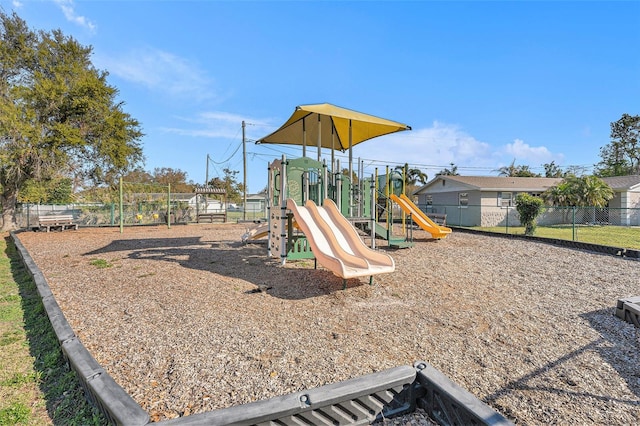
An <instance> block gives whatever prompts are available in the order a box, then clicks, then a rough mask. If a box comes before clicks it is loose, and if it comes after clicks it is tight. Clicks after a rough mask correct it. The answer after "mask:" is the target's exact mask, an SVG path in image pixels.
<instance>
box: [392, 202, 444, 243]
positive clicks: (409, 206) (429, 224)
mask: <svg viewBox="0 0 640 426" xmlns="http://www.w3.org/2000/svg"><path fill="white" fill-rule="evenodd" d="M391 200H392V201H393V202H394V203H396V204H398V205H399V206H400V208H402V210H404V212H405V213H407V214H410V215H411V220H413V221H414V222H415V223H416V224H417V225H418V226H419V227H420V228H422V229H423V230H425V231H427V232H428V233H429V234H431V237H432V238H436V239H440V238H446V237H447V235H449V234H450V233H451V228H447V227H446V226H440V225H438V224H437V223H435V222H434V221H432V220H431V219H429V217H428V216H427V215H426V214H425V213H424V212H423V211H422V210H420V209H419V208H418V206H416V205H415V204H414V203H413V201H411V200H410V199H409V197H407V196H406V195H404V194H400V197H398V196H397V195H395V194H391Z"/></svg>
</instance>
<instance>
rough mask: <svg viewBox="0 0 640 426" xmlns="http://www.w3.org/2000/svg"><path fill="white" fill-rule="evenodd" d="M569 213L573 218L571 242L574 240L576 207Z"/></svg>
mask: <svg viewBox="0 0 640 426" xmlns="http://www.w3.org/2000/svg"><path fill="white" fill-rule="evenodd" d="M571 211H572V213H573V215H572V216H573V217H572V219H571V231H572V241H575V240H576V206H573V207H572V208H571Z"/></svg>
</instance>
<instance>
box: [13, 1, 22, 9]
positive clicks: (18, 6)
mask: <svg viewBox="0 0 640 426" xmlns="http://www.w3.org/2000/svg"><path fill="white" fill-rule="evenodd" d="M11 4H12V6H13V7H14V8H16V9H20V8H21V7H22V5H23V4H24V3H22V2H21V1H18V0H13V1H12V2H11Z"/></svg>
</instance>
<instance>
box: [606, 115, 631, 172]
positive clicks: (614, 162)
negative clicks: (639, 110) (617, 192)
mask: <svg viewBox="0 0 640 426" xmlns="http://www.w3.org/2000/svg"><path fill="white" fill-rule="evenodd" d="M600 157H601V158H602V160H601V161H600V162H599V163H598V164H597V165H596V170H595V173H596V175H598V176H601V177H608V176H625V175H634V174H636V175H637V174H640V115H635V116H631V115H629V114H622V117H621V118H620V119H619V120H618V121H614V122H613V123H611V142H609V143H608V144H607V145H605V146H603V147H602V148H600Z"/></svg>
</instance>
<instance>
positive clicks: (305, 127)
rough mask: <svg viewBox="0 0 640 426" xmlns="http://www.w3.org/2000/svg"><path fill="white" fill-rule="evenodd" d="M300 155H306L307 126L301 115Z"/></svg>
mask: <svg viewBox="0 0 640 426" xmlns="http://www.w3.org/2000/svg"><path fill="white" fill-rule="evenodd" d="M302 156H303V157H306V156H307V126H306V123H305V121H304V117H302Z"/></svg>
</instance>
